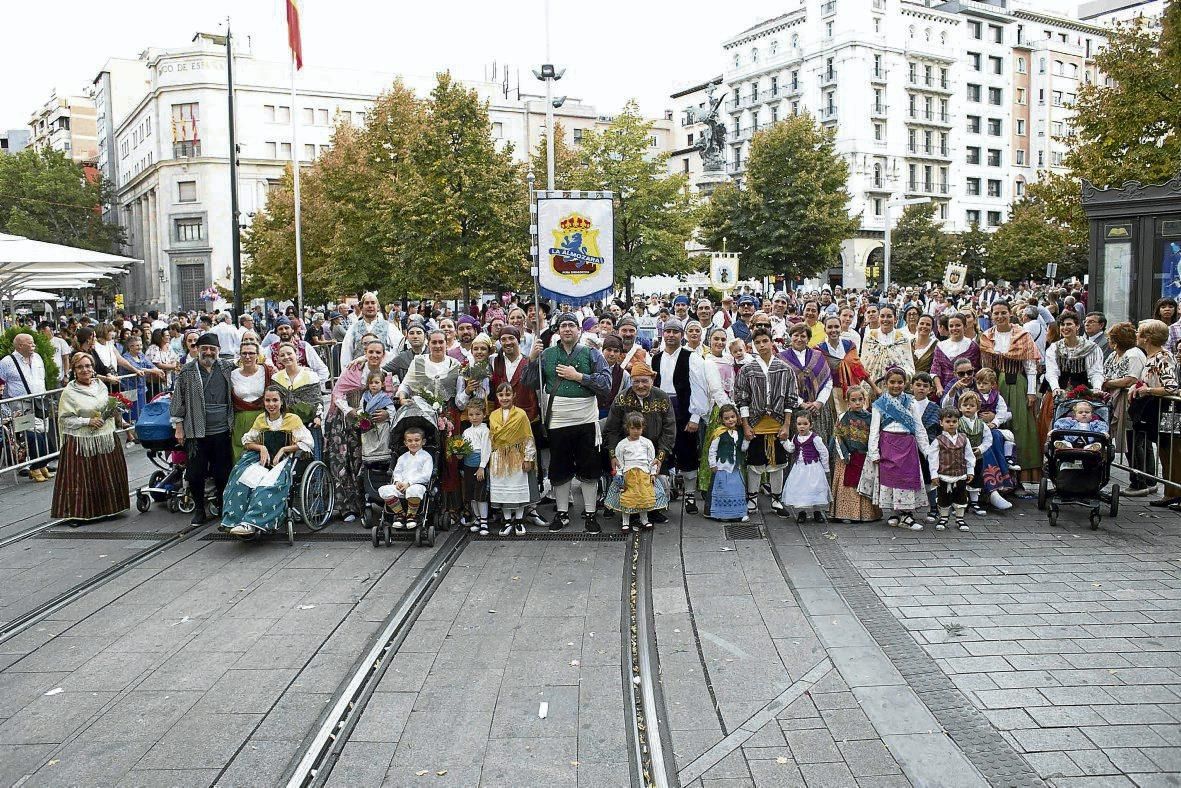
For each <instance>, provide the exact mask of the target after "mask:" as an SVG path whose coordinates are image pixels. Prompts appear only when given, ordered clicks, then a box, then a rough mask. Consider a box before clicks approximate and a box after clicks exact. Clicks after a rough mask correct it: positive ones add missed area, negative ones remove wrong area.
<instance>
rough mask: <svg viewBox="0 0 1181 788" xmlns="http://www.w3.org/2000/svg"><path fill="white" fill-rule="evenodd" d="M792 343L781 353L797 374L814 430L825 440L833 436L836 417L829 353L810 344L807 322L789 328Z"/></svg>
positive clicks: (805, 407)
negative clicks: (811, 346) (826, 353)
mask: <svg viewBox="0 0 1181 788" xmlns="http://www.w3.org/2000/svg"><path fill="white" fill-rule="evenodd" d="M787 333H788V337H789V338H790V340H791V346H790V347H788V349H787V350H785V351H783V352H782V353H780V354H779V358H781V359H783V361H785V362H786V363H787V365H788V366H789V367H791V369H792V372H794V373H795V376H796V389H797V391H798V392H799V396H800V400H801V402H802V403H803V404H802V405H801V407H802V409H803V410H805V411H807V413H808V415H809V416H811V417H812V431H813V432H815V433H816V434H817V435H818V436H819V438H820V440H821V441H825V442H827V441H828V439H829V438H831V437H832V425H833V422H835V421H836V415H835V409H834V407H833V404H832V401H831V400H832V389H833V386H832V372H831V371H830V370H829V368H828V361H827V359H826V358H825V355H824V354H823V353H821V352H820V351H819V350H813V349H812V348H810V347H808V342H809V341H810V340H811V338H812V330H811V329H809V328H808V326H807V325H806V324H804V323H796V324H795V325H794V326H792V327H791V328H789V329H788V330H787Z"/></svg>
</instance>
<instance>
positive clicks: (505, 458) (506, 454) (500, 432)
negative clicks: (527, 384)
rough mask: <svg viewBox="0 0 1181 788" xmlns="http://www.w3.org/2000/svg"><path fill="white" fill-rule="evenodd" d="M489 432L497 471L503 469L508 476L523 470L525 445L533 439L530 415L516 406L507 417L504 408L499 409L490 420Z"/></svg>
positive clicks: (493, 412)
mask: <svg viewBox="0 0 1181 788" xmlns="http://www.w3.org/2000/svg"><path fill="white" fill-rule="evenodd" d="M488 432H489V433H490V434H491V437H492V451H493V453H495V454H496V460H497V463H496V467H497V469H498V470H500V469H503V471H504V473H505V474H506V475H507V474H511V473H516V472H517V471H520V470H522V469H523V467H524V465H523V463H524V461H525V444H526V442H528V441H529V440H530V439H532V437H533V429H532V427H530V426H529V416H528V414H526V413H525V411H523V410H521V409H520V408H518V407H515V406H514V407H513V408H512V409H510V410H509V411H508V415H507V416H506V415H505V411H504V408H497V409H496V410H494V411H492V415H491V416H489V418H488Z"/></svg>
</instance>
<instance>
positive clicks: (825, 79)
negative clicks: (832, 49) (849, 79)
mask: <svg viewBox="0 0 1181 788" xmlns="http://www.w3.org/2000/svg"><path fill="white" fill-rule="evenodd" d="M836 81H837V70H836V69H835V68H831V69H829V70H828V71H825V72H824V73H823V74H821V75H820V87H825V86H826V85H832V84H834V83H836Z"/></svg>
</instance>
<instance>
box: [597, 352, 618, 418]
mask: <svg viewBox="0 0 1181 788" xmlns="http://www.w3.org/2000/svg"><path fill="white" fill-rule="evenodd" d="M621 386H623V367H622V366H621V365H619V364H616V365H615V366H613V367H611V390H610V391H609V392H608V393H606V394H596V395H595V396H596V397H598V399H599V418H601V419H605V418H607V411H609V410H610V409H611V403H613V402H615V398H616V397H617V396H619V389H620V387H621Z"/></svg>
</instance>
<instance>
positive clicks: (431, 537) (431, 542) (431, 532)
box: [419, 525, 436, 547]
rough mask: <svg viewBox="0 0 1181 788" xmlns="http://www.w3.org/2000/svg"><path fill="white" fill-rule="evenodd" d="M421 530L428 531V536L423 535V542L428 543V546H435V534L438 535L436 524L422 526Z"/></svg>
mask: <svg viewBox="0 0 1181 788" xmlns="http://www.w3.org/2000/svg"><path fill="white" fill-rule="evenodd" d="M419 530H420V531H422V530H425V531H426V536H424V537H423V542H424V543H425V544H426V546H427V547H434V546H435V536H436V532H435V526H433V525H428V526H425V527H424V528H420V529H419Z"/></svg>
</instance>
